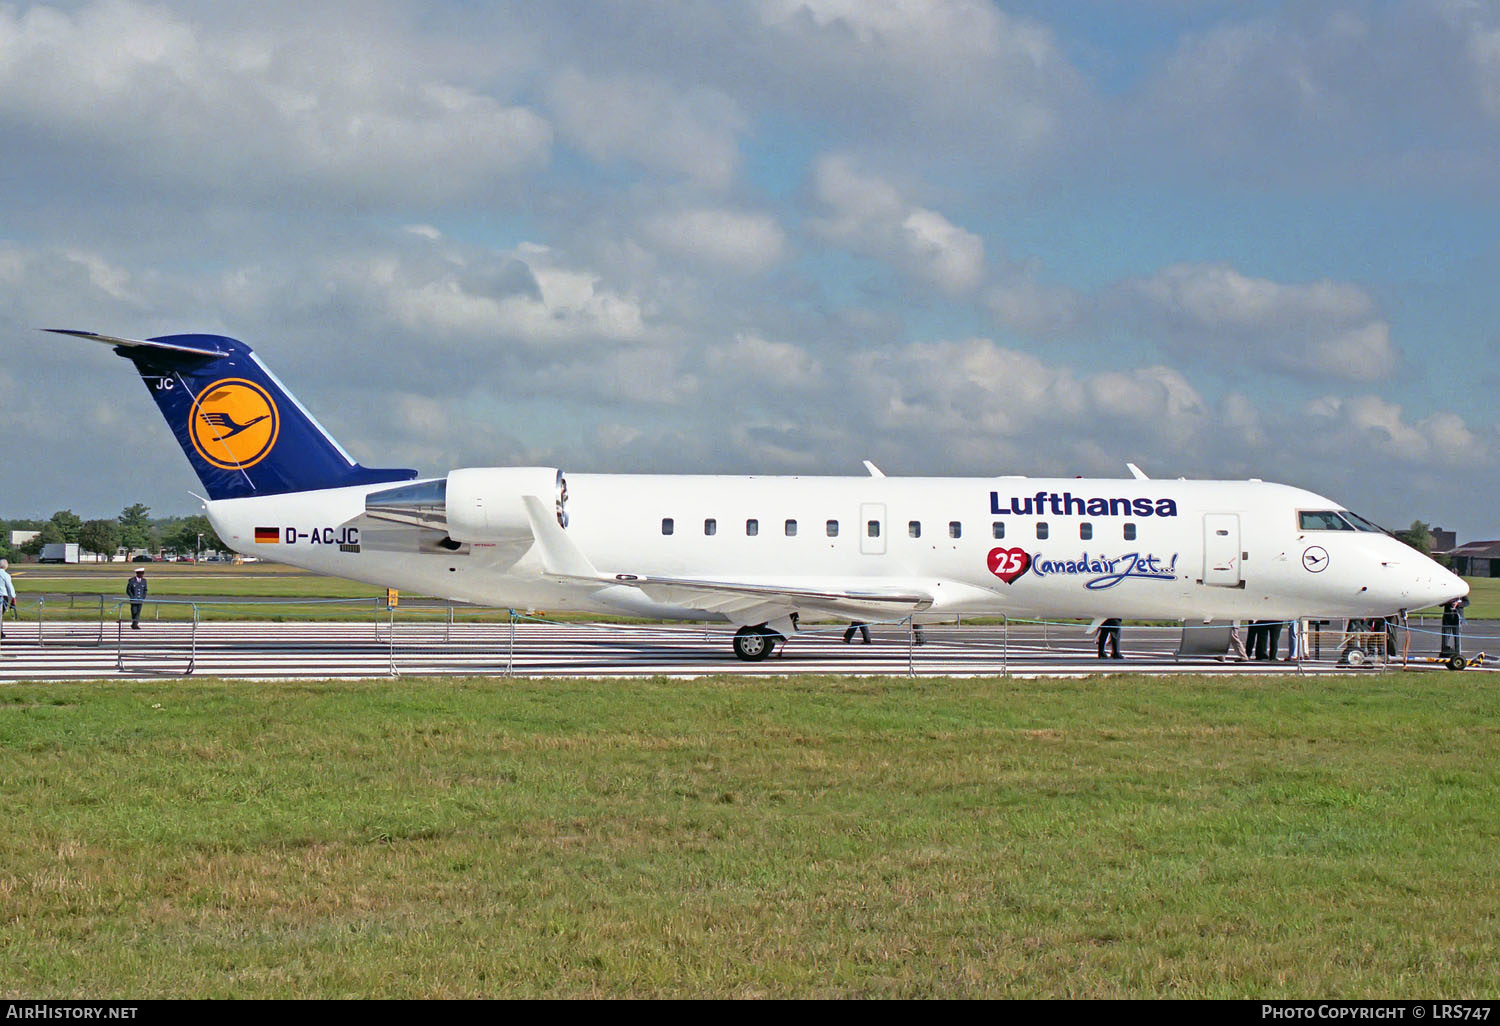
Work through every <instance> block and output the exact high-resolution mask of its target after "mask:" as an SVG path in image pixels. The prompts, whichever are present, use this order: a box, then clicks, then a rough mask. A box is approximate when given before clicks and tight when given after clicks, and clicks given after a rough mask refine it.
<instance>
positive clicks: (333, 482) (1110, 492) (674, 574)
mask: <svg viewBox="0 0 1500 1026" xmlns="http://www.w3.org/2000/svg"><path fill="white" fill-rule="evenodd" d="M59 333H60V334H66V335H76V336H78V337H80V338H86V339H91V340H93V341H96V342H103V343H106V344H108V345H111V346H114V347H115V352H116V353H118V354H119V355H120V356H123V357H125V358H126V359H129V360H130V361H132V362H133V363H134V364H135V366H136V369H137V370H138V371H139V372H140V375H141V377H142V378H143V379H144V381H145V383H146V386H147V388H148V389H149V390H150V391H151V394H152V396H153V397H154V398H155V399H156V401H157V404H158V405H159V406H160V408H161V411H162V413H163V414H164V415H165V416H166V419H167V423H168V425H169V426H170V427H171V429H172V432H173V433H174V434H175V435H176V436H177V440H178V442H179V443H180V444H181V445H182V449H183V452H184V453H186V454H187V458H188V460H189V462H191V463H192V465H193V468H194V470H196V471H197V473H198V476H199V478H200V479H201V480H202V482H203V486H204V488H205V490H206V491H207V493H208V498H207V500H206V501H205V503H204V508H205V511H206V513H207V516H208V518H209V521H210V522H211V523H212V524H213V526H214V530H216V531H217V532H218V534H219V536H220V537H221V538H222V539H224V541H225V542H227V543H228V544H229V545H231V546H232V547H233V548H235V549H236V550H237V551H239V552H242V553H246V554H250V555H256V556H261V557H264V558H268V559H273V560H277V561H280V562H283V563H290V564H292V565H295V566H300V567H305V568H307V569H309V570H313V571H315V572H317V573H322V574H329V575H332V576H336V577H345V578H350V579H353V580H358V581H366V582H369V583H371V584H376V585H383V586H386V587H392V588H400V589H404V590H411V591H416V592H420V593H423V594H427V595H433V596H439V597H442V598H447V599H456V600H463V601H467V602H474V603H479V604H482V605H491V606H507V607H512V608H521V609H547V610H569V611H575V612H587V613H605V614H608V613H616V614H627V615H631V616H643V617H659V618H664V619H694V620H717V621H725V622H728V623H730V624H732V625H734V626H736V627H737V628H738V631H737V632H736V634H735V636H734V651H735V654H736V655H738V656H739V657H740V658H741V659H764V658H765V657H766V656H767V655H769V654H771V652H772V651H773V650H774V648H775V646H776V645H777V644H780V643H782V642H784V641H785V640H786V638H787V637H788V636H789V635H791V634H792V633H793V631H794V630H795V629H796V625H797V621H798V619H799V617H801V618H809V619H811V618H815V617H824V618H826V617H834V618H839V619H842V620H850V621H881V620H884V621H894V620H901V619H904V618H907V617H912V618H913V619H914V621H915V622H918V623H921V622H937V621H941V620H951V619H953V618H954V617H955V616H960V615H963V616H974V615H992V616H994V615H1008V616H1013V617H1017V616H1019V617H1037V618H1041V617H1069V618H1094V619H1100V618H1104V617H1126V618H1139V619H1153V620H1161V619H1171V620H1185V621H1209V620H1257V619H1259V620H1288V619H1294V618H1302V617H1310V616H1323V617H1369V616H1386V615H1391V614H1395V613H1397V612H1399V611H1402V610H1412V609H1419V608H1422V607H1425V606H1430V605H1434V604H1437V603H1441V602H1445V601H1447V600H1448V599H1452V598H1456V597H1458V596H1461V595H1464V594H1467V592H1468V590H1469V589H1468V585H1467V584H1466V583H1465V582H1464V581H1463V580H1462V579H1460V578H1459V577H1456V576H1454V575H1453V574H1451V573H1449V572H1448V571H1447V570H1445V569H1444V568H1443V567H1441V566H1439V565H1438V564H1436V563H1434V562H1433V561H1432V560H1430V559H1428V558H1426V557H1425V556H1423V555H1421V554H1420V553H1418V552H1417V551H1416V550H1414V549H1412V548H1410V547H1408V546H1407V545H1404V544H1403V543H1401V542H1399V541H1397V540H1396V539H1394V538H1392V537H1390V536H1389V535H1388V534H1386V533H1385V532H1384V531H1382V530H1381V529H1380V528H1378V527H1376V526H1374V525H1373V524H1371V523H1370V522H1369V521H1367V520H1365V519H1363V518H1362V517H1359V516H1356V515H1355V514H1353V513H1351V512H1349V511H1348V510H1346V509H1343V508H1342V507H1340V506H1339V505H1338V504H1337V503H1335V502H1333V501H1331V500H1329V499H1326V498H1323V497H1322V496H1320V495H1316V494H1314V493H1312V492H1308V491H1303V490H1302V489H1300V488H1292V487H1288V486H1286V485H1279V484H1270V483H1265V482H1261V481H1254V480H1252V481H1186V480H1179V481H1162V480H1151V479H1148V478H1146V477H1145V475H1143V474H1140V472H1139V471H1136V470H1135V468H1134V467H1132V468H1131V470H1132V472H1133V473H1134V474H1135V476H1134V477H1132V478H1126V479H1120V480H1111V479H1084V478H1023V477H992V478H891V477H885V476H883V475H882V474H881V473H880V472H879V471H878V470H877V469H875V467H874V466H873V465H871V464H866V467H867V470H868V471H869V473H868V476H864V477H760V476H748V477H721V476H713V477H708V476H687V475H684V476H676V475H673V476H662V475H633V474H569V475H567V477H566V478H565V477H564V475H563V473H562V471H561V470H558V469H557V468H554V467H476V468H466V469H461V470H454V471H451V472H449V473H448V474H447V475H446V476H444V477H435V478H419V477H418V475H417V472H416V471H414V470H389V469H374V468H368V467H363V466H361V465H360V464H358V463H356V462H355V461H354V460H353V459H352V458H351V457H350V456H349V455H348V453H346V452H345V451H344V450H343V448H342V447H341V446H339V444H338V443H337V442H335V441H334V440H333V438H332V437H331V436H330V435H329V434H328V432H327V431H325V430H324V429H323V427H322V426H321V425H319V424H318V422H317V421H316V420H315V419H314V418H313V417H312V415H311V414H310V413H308V412H307V410H305V409H304V408H303V407H302V405H301V404H300V403H298V402H297V400H296V399H295V398H293V397H292V395H291V393H290V392H288V391H287V390H286V388H285V387H284V386H283V385H282V384H281V383H280V382H279V381H278V380H277V379H276V376H275V375H274V374H272V373H271V371H270V370H269V369H268V368H267V367H266V366H265V365H264V364H262V363H261V361H260V359H259V358H258V357H256V356H255V355H254V354H253V353H252V352H251V351H250V347H249V346H247V345H245V344H244V343H242V342H238V341H236V340H234V339H230V338H225V337H223V336H219V335H170V336H164V337H161V338H153V339H146V340H137V339H124V338H114V337H110V336H106V335H99V334H95V333H93V332H85V331H59ZM121 455H122V456H123V455H124V453H123V452H122V453H121Z"/></svg>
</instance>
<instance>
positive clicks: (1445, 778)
mask: <svg viewBox="0 0 1500 1026" xmlns="http://www.w3.org/2000/svg"><path fill="white" fill-rule="evenodd" d="M1487 680H1488V678H1486V677H1483V676H1478V675H1466V674H1421V675H1419V674H1411V675H1400V676H1398V675H1392V676H1383V677H1379V676H1370V677H1357V678H1340V679H1337V680H1315V679H1299V678H1256V679H1249V678H1232V679H1222V678H1221V679H1214V680H1200V679H1195V678H1190V677H1181V678H1172V679H1161V678H1140V677H1113V678H1094V679H1092V680H1086V681H1055V680H1048V681H1018V680H1000V679H986V680H921V681H915V682H914V681H909V680H892V679H845V678H790V679H748V680H747V679H739V678H735V679H727V678H726V679H709V680H698V681H691V682H684V681H671V680H628V681H613V680H612V681H605V682H600V681H573V680H569V681H503V680H478V679H475V680H460V681H453V680H411V679H405V680H401V681H399V682H386V681H379V682H360V683H338V682H319V683H296V684H288V683H277V684H263V683H250V682H236V683H224V682H220V681H215V680H194V681H190V682H175V683H140V682H110V683H97V682H96V683H87V684H56V685H47V686H37V685H13V686H6V687H5V688H3V689H0V823H3V829H0V951H3V952H4V955H3V957H0V996H3V997H35V996H42V995H46V996H100V995H129V996H141V997H210V996H212V997H220V996H236V997H300V996H326V997H337V996H359V997H365V996H380V997H469V996H536V995H545V996H563V995H567V996H684V995H705V996H880V997H935V996H942V997H950V996H951V997H959V996H998V997H1027V996H1042V997H1045V996H1088V997H1106V996H1158V995H1160V996H1182V997H1197V996H1209V997H1235V996H1285V997H1306V996H1314V995H1319V996H1339V997H1375V996H1401V997H1419V996H1438V995H1442V996H1450V997H1482V996H1491V995H1493V994H1494V993H1495V992H1496V989H1497V986H1500V874H1497V873H1496V872H1495V853H1496V849H1497V840H1500V817H1497V815H1496V810H1497V808H1500V764H1497V763H1496V760H1495V758H1494V752H1495V749H1496V745H1497V742H1500V698H1497V693H1496V691H1495V689H1493V688H1490V687H1488V686H1486V683H1485V682H1486V681H1487Z"/></svg>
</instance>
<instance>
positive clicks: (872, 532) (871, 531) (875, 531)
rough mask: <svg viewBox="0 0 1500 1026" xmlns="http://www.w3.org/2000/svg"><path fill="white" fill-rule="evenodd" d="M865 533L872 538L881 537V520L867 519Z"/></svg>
mask: <svg viewBox="0 0 1500 1026" xmlns="http://www.w3.org/2000/svg"><path fill="white" fill-rule="evenodd" d="M865 534H867V535H869V536H870V537H871V538H879V537H880V521H879V520H870V521H867V522H866V523H865Z"/></svg>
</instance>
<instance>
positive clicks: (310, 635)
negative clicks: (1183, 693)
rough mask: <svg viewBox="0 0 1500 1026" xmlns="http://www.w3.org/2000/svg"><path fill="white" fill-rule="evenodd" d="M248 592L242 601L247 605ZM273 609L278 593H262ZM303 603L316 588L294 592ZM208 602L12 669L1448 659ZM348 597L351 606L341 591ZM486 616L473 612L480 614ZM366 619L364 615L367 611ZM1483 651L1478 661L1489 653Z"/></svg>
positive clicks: (33, 651) (1423, 652) (8, 651)
mask: <svg viewBox="0 0 1500 1026" xmlns="http://www.w3.org/2000/svg"><path fill="white" fill-rule="evenodd" d="M241 604H243V603H241ZM264 604H266V605H269V606H271V607H273V610H272V611H274V607H275V606H276V605H277V604H276V603H264ZM282 604H284V605H293V604H295V605H297V606H299V607H305V606H306V605H307V603H306V602H305V601H302V600H298V601H296V602H287V603H282ZM205 605H206V604H205V603H198V602H188V601H172V600H164V601H157V602H151V603H149V604H148V609H147V613H146V616H145V617H144V618H143V620H142V625H141V629H140V630H138V631H137V630H131V629H130V624H129V623H128V622H127V621H128V614H127V613H126V612H125V610H124V606H123V604H122V603H117V602H114V601H113V600H111V601H110V602H108V603H106V602H105V601H104V600H103V599H100V600H99V607H98V611H97V613H98V615H97V618H95V617H90V618H89V619H78V618H76V617H77V614H78V612H79V610H77V609H76V608H75V609H74V610H73V611H72V612H71V614H69V615H68V618H62V617H59V616H57V615H55V614H54V615H51V616H49V615H48V614H47V613H46V612H45V603H43V604H42V608H41V609H40V610H39V611H38V613H39V615H38V616H37V617H36V618H35V619H29V620H25V621H21V622H14V621H11V622H7V623H6V625H5V637H4V638H3V640H0V680H61V679H91V678H106V677H117V676H126V677H171V676H186V675H192V674H200V675H213V676H218V677H241V678H258V679H259V678H277V677H283V678H329V677H373V676H401V675H423V676H433V675H490V676H526V677H537V676H575V677H576V676H589V677H597V676H650V675H669V676H684V677H691V676H700V675H706V674H744V675H767V674H774V675H780V674H787V673H840V674H896V675H910V676H931V675H993V674H999V675H1017V676H1022V675H1024V676H1052V675H1057V676H1080V675H1086V674H1097V673H1118V672H1130V673H1157V674H1162V673H1184V672H1188V673H1207V674H1224V673H1234V674H1243V673H1247V672H1248V673H1288V672H1293V673H1339V672H1369V671H1370V670H1381V669H1419V670H1430V669H1445V668H1450V667H1448V666H1447V664H1446V663H1444V662H1443V661H1441V660H1440V659H1439V658H1438V647H1439V635H1438V630H1437V625H1436V623H1435V622H1434V621H1431V620H1420V621H1419V620H1415V619H1414V620H1413V621H1412V623H1411V624H1410V625H1409V628H1408V629H1407V630H1406V631H1404V632H1402V633H1401V634H1400V635H1398V639H1399V640H1397V642H1396V645H1395V651H1394V653H1392V652H1391V651H1390V649H1389V648H1388V647H1387V639H1386V636H1385V635H1384V633H1369V632H1360V631H1356V632H1347V631H1345V630H1344V629H1343V628H1344V624H1343V623H1342V622H1320V621H1313V625H1314V626H1313V627H1312V628H1311V629H1306V625H1304V631H1303V635H1302V637H1303V643H1302V645H1301V646H1300V647H1299V652H1300V658H1298V659H1296V660H1290V659H1287V658H1285V653H1286V644H1285V642H1283V644H1282V645H1281V646H1280V652H1279V653H1278V654H1279V655H1281V656H1282V657H1283V658H1281V659H1280V660H1277V661H1267V662H1258V661H1245V660H1240V659H1237V658H1234V657H1233V656H1230V655H1227V654H1226V653H1225V649H1226V645H1225V640H1226V639H1227V627H1225V626H1223V625H1219V626H1205V625H1197V624H1188V625H1170V626H1145V625H1126V627H1125V629H1124V637H1123V639H1122V651H1123V654H1124V658H1122V659H1120V660H1113V659H1104V660H1101V659H1099V658H1097V656H1096V654H1095V638H1094V636H1093V635H1092V634H1091V633H1090V632H1089V625H1088V624H1085V623H1077V622H1064V623H1042V622H1037V621H1010V620H1001V621H1000V622H998V623H996V622H986V623H983V624H977V625H968V624H962V625H954V624H948V625H927V626H925V627H923V628H921V629H920V631H918V630H914V629H913V628H912V626H911V624H910V623H909V622H907V621H904V620H903V621H898V622H892V623H885V624H872V625H871V635H872V641H871V643H870V644H863V643H859V642H858V640H857V636H856V643H853V644H851V643H848V642H845V641H844V640H843V639H844V627H843V625H841V624H840V625H821V626H815V627H812V628H810V629H808V630H806V631H803V632H801V633H799V634H798V635H796V636H795V637H794V638H792V639H791V640H790V641H789V642H788V643H787V644H785V645H781V646H778V647H777V650H776V655H775V656H773V657H772V658H770V659H768V660H765V661H763V662H755V663H747V662H742V661H740V660H737V659H735V658H733V657H732V656H731V655H730V654H729V653H728V646H727V645H726V644H725V641H726V639H727V637H728V635H729V630H728V629H727V628H725V627H723V626H720V625H693V624H688V625H681V624H679V625H656V624H619V623H561V622H553V621H548V620H545V619H540V618H537V617H531V616H526V615H523V614H520V613H517V612H515V611H504V610H502V611H500V615H501V616H504V617H506V619H503V620H501V621H500V622H465V621H463V620H460V619H459V618H458V617H457V616H456V615H455V609H454V607H451V606H447V607H440V609H439V610H438V611H436V614H435V615H434V611H433V610H426V611H418V610H411V611H410V612H407V611H400V612H398V611H397V610H394V609H386V608H384V607H382V606H378V605H372V604H370V603H368V602H366V603H359V604H357V605H358V607H359V608H360V613H359V614H354V613H353V612H352V610H351V615H350V618H349V619H348V620H343V621H339V622H323V621H318V622H300V623H282V622H263V621H235V620H228V621H217V620H204V619H201V618H200V613H201V611H202V609H203V608H204V606H205ZM340 605H341V606H342V607H343V608H349V607H350V606H351V603H347V602H344V603H340ZM468 612H472V610H468ZM356 617H357V618H356ZM1495 635H1500V624H1493V623H1483V622H1480V623H1474V624H1471V625H1470V627H1469V629H1468V631H1467V632H1466V637H1465V646H1466V648H1465V654H1466V656H1467V661H1468V662H1469V666H1468V667H1467V668H1468V669H1471V670H1479V671H1481V672H1495V671H1494V669H1493V668H1492V667H1487V666H1485V665H1484V659H1483V658H1482V657H1480V656H1479V653H1480V651H1481V650H1482V649H1483V647H1484V646H1485V644H1489V646H1490V648H1491V649H1492V650H1493V649H1495V648H1496V647H1497V646H1496V644H1495V641H1497V640H1500V637H1493V636H1495ZM1476 657H1477V658H1476Z"/></svg>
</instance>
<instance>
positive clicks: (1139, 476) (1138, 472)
mask: <svg viewBox="0 0 1500 1026" xmlns="http://www.w3.org/2000/svg"><path fill="white" fill-rule="evenodd" d="M1125 466H1127V467H1129V468H1130V476H1131V477H1133V478H1135V479H1136V480H1137V481H1149V480H1151V479H1150V478H1149V477H1147V476H1146V472H1145V471H1144V470H1142V469H1141V468H1140V467H1138V466H1136V465H1135V464H1134V463H1127V464H1125Z"/></svg>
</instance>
